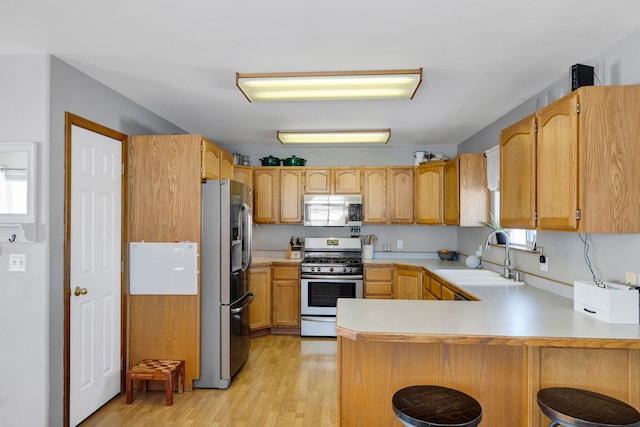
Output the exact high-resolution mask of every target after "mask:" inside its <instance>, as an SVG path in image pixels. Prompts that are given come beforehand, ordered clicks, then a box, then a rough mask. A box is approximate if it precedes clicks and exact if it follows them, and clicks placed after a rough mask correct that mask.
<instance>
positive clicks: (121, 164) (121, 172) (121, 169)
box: [120, 163, 124, 176]
mask: <svg viewBox="0 0 640 427" xmlns="http://www.w3.org/2000/svg"><path fill="white" fill-rule="evenodd" d="M120 175H122V176H124V163H120Z"/></svg>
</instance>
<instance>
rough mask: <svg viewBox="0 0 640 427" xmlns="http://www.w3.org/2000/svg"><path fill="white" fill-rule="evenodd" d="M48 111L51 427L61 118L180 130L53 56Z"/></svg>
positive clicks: (58, 331) (56, 407) (57, 335)
mask: <svg viewBox="0 0 640 427" xmlns="http://www.w3.org/2000/svg"><path fill="white" fill-rule="evenodd" d="M50 106H51V110H50V123H51V124H50V136H49V139H50V147H51V150H50V153H51V155H50V159H49V164H50V170H51V172H50V175H49V188H48V193H49V200H50V226H49V229H50V240H49V242H50V252H49V256H50V259H49V263H50V266H51V271H50V274H49V280H50V283H49V289H50V301H49V310H50V323H49V334H50V337H49V341H50V348H49V359H50V366H51V375H50V384H49V390H50V396H49V397H50V408H51V414H50V419H49V422H50V424H49V425H51V426H55V425H61V424H62V398H63V395H62V390H63V378H62V368H63V358H62V357H63V320H64V313H63V278H64V276H63V273H64V270H63V268H64V260H63V249H64V234H63V233H64V114H65V112H66V111H68V112H70V113H73V114H76V115H78V116H81V117H84V118H85V119H88V120H92V121H94V122H97V123H100V124H101V125H104V126H106V127H109V128H111V129H114V130H116V131H119V132H122V133H124V134H127V135H136V134H163V133H184V132H185V131H184V130H182V129H180V128H178V127H177V126H175V125H173V124H171V123H169V122H168V121H166V120H164V119H163V118H161V117H159V116H158V115H156V114H154V113H152V112H151V111H149V110H147V109H145V108H143V107H141V106H140V105H138V104H136V103H134V102H133V101H131V100H130V99H128V98H125V97H124V96H122V95H120V94H118V93H116V92H114V91H113V90H112V89H110V88H108V87H106V86H104V85H103V84H101V83H99V82H97V81H96V80H94V79H92V78H90V77H88V76H87V75H86V74H83V73H81V72H79V71H78V70H76V69H75V68H73V67H71V66H69V65H68V64H66V63H65V62H63V61H61V60H59V59H57V58H55V57H52V58H51V104H50Z"/></svg>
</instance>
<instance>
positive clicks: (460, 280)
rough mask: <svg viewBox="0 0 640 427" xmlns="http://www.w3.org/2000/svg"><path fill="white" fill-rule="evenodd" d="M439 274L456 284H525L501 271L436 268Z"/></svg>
mask: <svg viewBox="0 0 640 427" xmlns="http://www.w3.org/2000/svg"><path fill="white" fill-rule="evenodd" d="M434 273H436V274H437V275H438V276H441V277H442V278H443V279H445V280H447V281H449V282H451V283H453V284H454V285H464V286H510V285H524V282H516V281H514V280H511V279H507V278H506V277H502V276H501V275H500V274H499V273H496V272H495V271H491V270H475V269H473V270H472V269H468V270H453V269H439V270H435V271H434Z"/></svg>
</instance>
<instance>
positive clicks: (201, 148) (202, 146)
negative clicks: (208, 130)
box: [200, 144, 204, 152]
mask: <svg viewBox="0 0 640 427" xmlns="http://www.w3.org/2000/svg"><path fill="white" fill-rule="evenodd" d="M200 151H202V152H204V144H200Z"/></svg>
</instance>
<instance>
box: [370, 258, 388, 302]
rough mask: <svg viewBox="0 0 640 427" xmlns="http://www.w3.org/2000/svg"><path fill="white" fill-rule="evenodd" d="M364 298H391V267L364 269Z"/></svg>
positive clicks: (381, 266)
mask: <svg viewBox="0 0 640 427" xmlns="http://www.w3.org/2000/svg"><path fill="white" fill-rule="evenodd" d="M364 297H365V298H378V299H381V298H393V266H392V265H376V266H375V267H374V266H365V268H364Z"/></svg>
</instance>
